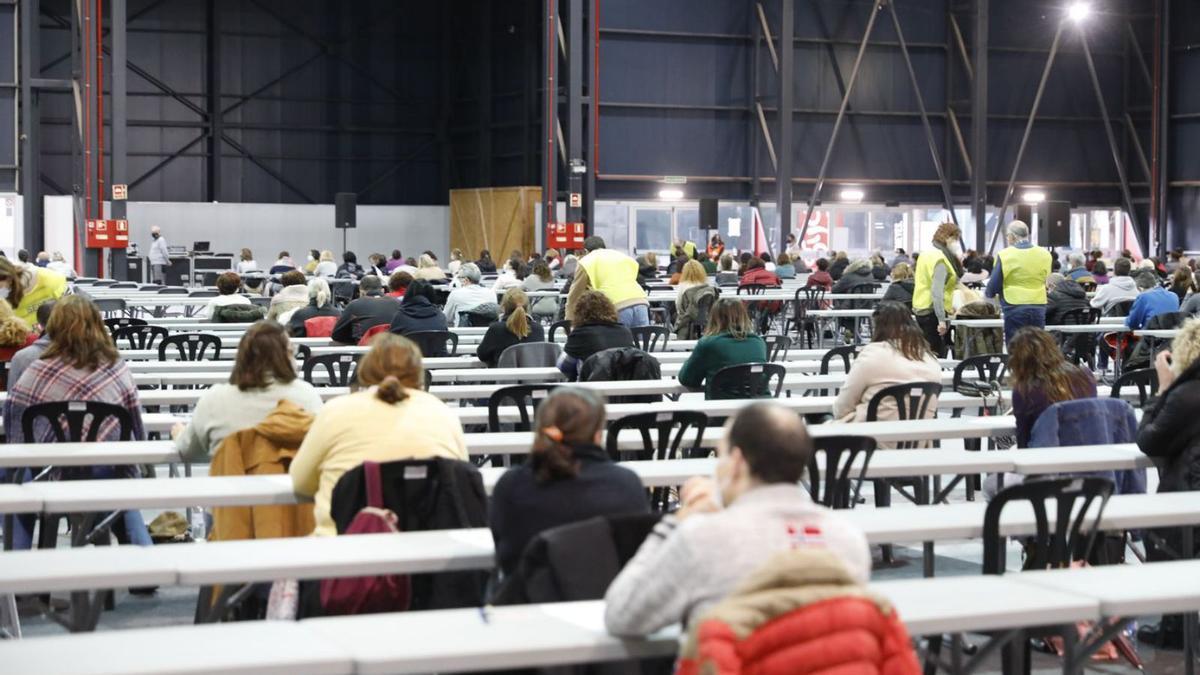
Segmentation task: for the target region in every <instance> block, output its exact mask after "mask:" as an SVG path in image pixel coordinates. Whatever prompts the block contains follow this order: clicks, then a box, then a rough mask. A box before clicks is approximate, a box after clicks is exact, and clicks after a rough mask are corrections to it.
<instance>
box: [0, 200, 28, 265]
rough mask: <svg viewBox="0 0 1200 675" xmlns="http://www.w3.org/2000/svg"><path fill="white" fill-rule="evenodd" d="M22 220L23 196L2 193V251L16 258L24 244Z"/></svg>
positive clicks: (0, 207) (0, 244)
mask: <svg viewBox="0 0 1200 675" xmlns="http://www.w3.org/2000/svg"><path fill="white" fill-rule="evenodd" d="M21 219H22V215H21V195H18V194H14V193H12V192H0V250H3V251H4V253H5V254H6V255H10V256H12V257H14V258H16V257H17V249H19V248H21V246H22V245H23V244H24V231H23V230H22V229H21Z"/></svg>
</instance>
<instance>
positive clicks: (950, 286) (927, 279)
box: [912, 223, 963, 357]
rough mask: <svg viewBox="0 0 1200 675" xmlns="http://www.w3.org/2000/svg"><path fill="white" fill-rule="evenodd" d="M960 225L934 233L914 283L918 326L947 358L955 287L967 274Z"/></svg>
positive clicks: (942, 227) (947, 225)
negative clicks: (960, 243) (947, 339)
mask: <svg viewBox="0 0 1200 675" xmlns="http://www.w3.org/2000/svg"><path fill="white" fill-rule="evenodd" d="M959 236H960V235H959V231H958V226H957V225H955V224H954V223H942V224H941V225H940V226H938V229H937V231H936V232H934V233H933V246H932V247H930V248H928V249H926V250H924V251H921V255H920V257H918V258H917V271H916V279H915V281H914V284H913V304H912V308H913V314H915V315H916V316H917V325H919V326H920V327H921V332H923V333H924V334H925V339H926V340H928V341H929V347H930V349H932V350H933V353H934V354H937V355H938V356H939V357H943V356H945V355H946V340H945V335H946V333H947V331H949V330H950V317H951V315H952V314H953V313H954V288H955V287H956V286H957V285H958V280H959V279H960V278H961V277H962V275H963V268H962V262H960V260H959V259H960V258H961V257H962V248H961V247H960V246H959V243H958V238H959Z"/></svg>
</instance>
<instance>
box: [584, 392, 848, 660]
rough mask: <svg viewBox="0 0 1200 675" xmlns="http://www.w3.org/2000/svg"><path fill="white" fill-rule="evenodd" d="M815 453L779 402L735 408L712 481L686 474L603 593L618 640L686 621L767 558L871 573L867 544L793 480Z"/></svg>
mask: <svg viewBox="0 0 1200 675" xmlns="http://www.w3.org/2000/svg"><path fill="white" fill-rule="evenodd" d="M812 453H813V444H812V440H811V439H810V438H809V436H808V431H807V430H806V429H805V426H804V422H803V421H802V420H801V419H800V417H799V416H798V415H796V414H795V413H794V412H792V411H791V410H788V409H787V408H784V407H783V406H780V405H779V404H777V403H773V402H772V403H767V402H762V403H754V404H752V405H749V406H747V407H745V408H742V409H741V410H740V411H739V412H738V414H737V415H736V416H734V417H733V418H732V419H731V420H730V421H729V422H728V423H727V424H726V425H725V435H724V437H723V438H722V439H721V441H720V442H719V443H718V444H717V467H716V473H715V476H714V478H699V477H697V478H692V479H691V480H689V481H688V483H687V484H686V485H685V486H684V488H683V490H682V491H681V494H680V502H681V504H682V508H680V509H679V510H678V511H676V512H675V514H674V515H670V516H666V517H665V518H663V520H662V521H661V522H660V523H659V524H658V525H657V526H655V528H654V531H653V532H651V534H650V535H649V536H648V537H647V538H646V541H645V542H643V543H642V546H641V548H640V549H638V552H637V555H635V556H634V558H633V559H632V560H630V561H629V564H627V565H626V566H625V569H623V570H621V573H620V575H618V576H617V578H616V579H615V580H614V581H613V583H612V585H610V586H609V587H608V592H607V593H606V594H605V596H604V603H605V611H604V623H605V625H606V626H607V628H608V631H609V632H610V633H612V634H614V635H620V636H639V635H649V634H650V633H653V632H655V631H657V630H659V629H661V628H665V627H667V626H670V625H672V624H676V623H681V622H682V623H684V624H687V623H688V622H689V621H691V620H692V619H693V618H696V617H699V616H701V615H703V614H704V612H705V610H706V609H708V608H709V607H711V606H712V605H713V604H715V603H717V602H719V601H720V600H722V599H724V598H725V597H726V596H727V595H729V594H730V592H732V591H733V590H734V588H736V587H737V586H738V584H740V583H741V582H742V581H744V580H745V579H746V578H747V577H748V576H750V575H751V574H753V573H755V572H757V571H758V570H759V569H760V568H761V567H762V565H763V564H764V562H765V561H766V560H768V559H769V558H770V557H771V555H772V554H774V553H777V552H780V551H785V550H788V549H794V548H797V547H805V546H819V547H823V548H825V549H827V550H828V551H830V552H831V553H833V554H834V555H835V556H836V557H837V558H838V559H839V560H841V561H842V563H843V564H844V565H845V567H846V570H847V571H848V572H849V573H850V575H851V576H852V577H853V578H854V580H855V581H856V582H858V583H864V584H865V583H867V581H868V580H869V579H870V576H871V554H870V551H869V550H868V548H867V539H866V537H865V536H863V534H862V532H860V531H859V530H858V529H857V528H855V527H854V526H853V525H851V524H850V523H848V522H846V521H845V520H843V519H842V518H841V517H840V516H838V515H837V514H835V513H834V512H833V511H831V510H829V509H826V508H825V507H823V506H819V505H817V504H814V503H813V502H812V500H811V499H810V498H809V496H808V491H807V490H806V489H805V488H804V487H803V486H801V485H800V479H801V478H802V477H803V476H804V472H805V470H806V469H807V467H808V460H809V457H810V456H811V455H812Z"/></svg>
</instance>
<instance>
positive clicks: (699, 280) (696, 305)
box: [674, 260, 717, 340]
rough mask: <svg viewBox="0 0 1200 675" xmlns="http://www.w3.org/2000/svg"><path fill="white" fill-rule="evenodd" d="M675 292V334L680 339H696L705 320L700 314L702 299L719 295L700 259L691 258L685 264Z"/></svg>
mask: <svg viewBox="0 0 1200 675" xmlns="http://www.w3.org/2000/svg"><path fill="white" fill-rule="evenodd" d="M675 293H676V295H675V326H674V328H675V336H676V337H678V338H679V339H680V340H692V339H695V338H697V337H699V336H697V335H693V333H694V332H695V331H696V326H697V324H699V323H700V322H701V321H702V320H703V317H701V316H700V310H701V300H702V299H703V298H704V297H705V296H711V297H713V298H715V297H716V295H717V289H716V288H714V287H712V286H710V285H709V284H708V273H707V272H705V271H704V266H703V265H702V264H701V263H700V261H698V260H689V261H687V264H685V265H684V266H683V271H681V272H680V273H679V283H678V284H676V285H675Z"/></svg>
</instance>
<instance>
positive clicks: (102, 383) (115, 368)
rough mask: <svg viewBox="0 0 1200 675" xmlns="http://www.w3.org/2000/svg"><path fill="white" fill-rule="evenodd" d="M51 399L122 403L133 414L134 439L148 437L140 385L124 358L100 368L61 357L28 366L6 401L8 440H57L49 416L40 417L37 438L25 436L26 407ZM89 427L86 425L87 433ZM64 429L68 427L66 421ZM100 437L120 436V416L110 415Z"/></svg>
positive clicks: (5, 414) (5, 430)
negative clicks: (75, 364) (88, 367)
mask: <svg viewBox="0 0 1200 675" xmlns="http://www.w3.org/2000/svg"><path fill="white" fill-rule="evenodd" d="M50 401H99V402H101V403H113V404H116V405H119V406H122V407H123V408H125V409H126V410H128V411H129V412H130V414H131V415H132V416H133V439H134V440H142V439H143V438H145V430H144V429H143V427H142V407H141V402H140V401H139V400H138V391H137V386H136V385H135V384H134V383H133V375H131V374H130V372H129V368H128V367H127V366H126V365H125V362H124V361H122V360H120V359H118V360H117V361H116V363H113V364H110V365H103V366H100V367H99V368H97V369H96V370H82V369H79V368H73V367H71V366H70V365H68V364H66V363H64V362H63V361H62V360H60V359H49V360H47V359H39V360H37V361H36V362H34V363H33V364H32V365H30V366H29V368H27V369H26V370H25V373H24V374H23V375H22V376H21V381H20V382H16V383H13V385H12V387H11V388H10V389H9V392H8V398H7V399H6V400H5V402H4V433H5V435H6V436H7V437H8V442H9V443H22V442H37V443H53V442H55V438H54V433H53V431H52V430H51V428H50V425H49V423H48V422H47V421H46V420H45V419H40V420H38V422H37V424H36V425H35V426H34V438H28V439H27V438H25V436H24V431H23V429H22V427H21V418H22V417H23V416H24V415H25V410H26V408H28V407H29V406H31V405H35V404H38V403H48V402H50ZM88 424H89V425H90V422H89V423H88ZM88 428H89V426H87V425H85V427H84V433H85V434H86V433H87V430H88ZM63 430H64V431H65V430H66V426H65V425H64V427H63ZM96 438H97V440H101V441H115V440H119V439H120V433H119V432H118V429H117V422H116V420H114V419H109V420H108V421H107V422H106V423H105V425H104V428H103V429H102V432H101V433H100V434H99V435H98V436H97V437H96Z"/></svg>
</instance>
